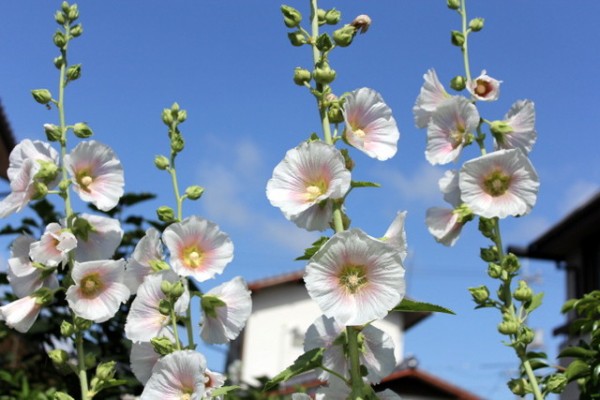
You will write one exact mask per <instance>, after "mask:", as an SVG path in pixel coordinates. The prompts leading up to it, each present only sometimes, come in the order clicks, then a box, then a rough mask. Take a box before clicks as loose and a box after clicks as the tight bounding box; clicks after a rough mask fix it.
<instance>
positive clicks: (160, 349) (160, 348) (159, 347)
mask: <svg viewBox="0 0 600 400" xmlns="http://www.w3.org/2000/svg"><path fill="white" fill-rule="evenodd" d="M150 343H151V344H152V347H154V351H155V352H157V353H158V354H160V355H161V356H166V355H167V354H170V353H172V352H173V351H174V350H175V348H174V346H173V342H171V339H169V338H167V337H165V336H162V337H155V338H152V339H150Z"/></svg>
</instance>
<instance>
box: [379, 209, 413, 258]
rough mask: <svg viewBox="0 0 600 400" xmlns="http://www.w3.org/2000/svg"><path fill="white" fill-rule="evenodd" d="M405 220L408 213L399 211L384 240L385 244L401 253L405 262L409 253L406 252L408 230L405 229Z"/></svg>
mask: <svg viewBox="0 0 600 400" xmlns="http://www.w3.org/2000/svg"><path fill="white" fill-rule="evenodd" d="M405 219H406V211H402V212H400V211H398V213H397V214H396V218H394V220H393V221H392V223H391V225H390V227H389V228H388V229H387V231H386V232H385V234H384V235H383V238H382V240H383V241H384V242H385V243H387V244H388V245H389V246H391V247H392V248H394V249H395V250H396V251H398V252H399V253H400V258H401V259H402V261H403V262H404V260H405V259H406V255H407V253H408V252H407V250H406V230H405V229H404V220H405Z"/></svg>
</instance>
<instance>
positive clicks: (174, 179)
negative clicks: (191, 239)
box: [169, 153, 183, 221]
mask: <svg viewBox="0 0 600 400" xmlns="http://www.w3.org/2000/svg"><path fill="white" fill-rule="evenodd" d="M175 157H176V154H175V153H171V166H170V167H169V174H170V175H171V182H172V183H173V192H175V202H176V203H177V220H178V221H181V220H182V219H183V218H182V216H183V198H182V197H181V196H180V195H179V184H178V183H177V171H176V170H175Z"/></svg>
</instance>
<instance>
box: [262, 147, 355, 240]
mask: <svg viewBox="0 0 600 400" xmlns="http://www.w3.org/2000/svg"><path fill="white" fill-rule="evenodd" d="M349 189H350V171H348V169H347V168H346V163H345V161H344V157H343V156H342V154H341V153H340V151H339V150H338V149H336V148H335V147H333V146H331V145H328V144H326V143H323V142H320V141H313V142H308V143H307V142H303V143H302V144H300V145H299V146H298V147H296V148H294V149H291V150H288V152H287V153H286V155H285V158H284V159H283V161H281V162H280V163H279V164H277V166H276V167H275V169H274V170H273V177H272V178H271V179H270V180H269V182H268V183H267V197H268V199H269V201H270V202H271V204H272V205H273V206H274V207H278V208H280V209H281V212H282V213H283V215H284V216H285V217H286V218H287V219H289V220H292V221H293V222H294V223H295V224H296V225H298V226H299V227H301V228H305V229H308V230H320V231H322V230H325V229H327V227H328V226H329V221H330V220H331V212H332V208H331V205H330V204H324V203H325V202H326V200H328V199H339V198H342V197H343V196H344V195H345V194H346V192H348V190H349ZM327 203H329V202H327Z"/></svg>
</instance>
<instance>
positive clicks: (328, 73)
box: [313, 62, 335, 85]
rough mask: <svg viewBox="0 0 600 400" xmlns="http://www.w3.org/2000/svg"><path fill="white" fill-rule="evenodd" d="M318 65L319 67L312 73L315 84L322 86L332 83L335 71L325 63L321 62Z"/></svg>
mask: <svg viewBox="0 0 600 400" xmlns="http://www.w3.org/2000/svg"><path fill="white" fill-rule="evenodd" d="M319 64H320V65H318V66H317V68H316V69H315V70H314V71H313V78H314V79H315V82H317V83H320V84H322V85H326V84H328V83H331V82H333V80H334V79H335V70H333V69H331V68H330V67H329V64H328V63H326V62H321V63H319Z"/></svg>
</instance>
